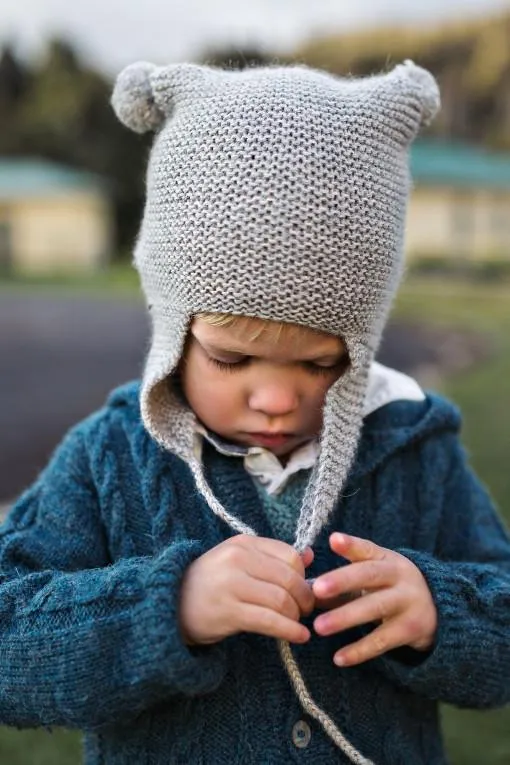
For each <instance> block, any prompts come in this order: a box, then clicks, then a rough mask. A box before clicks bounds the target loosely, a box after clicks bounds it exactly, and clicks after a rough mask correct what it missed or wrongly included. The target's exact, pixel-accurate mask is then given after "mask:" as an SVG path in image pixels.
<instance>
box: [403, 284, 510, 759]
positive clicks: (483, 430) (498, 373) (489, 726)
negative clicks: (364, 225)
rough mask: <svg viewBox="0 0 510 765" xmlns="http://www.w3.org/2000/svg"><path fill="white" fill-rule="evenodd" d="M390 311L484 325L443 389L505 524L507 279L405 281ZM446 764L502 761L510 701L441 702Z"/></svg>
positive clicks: (508, 483)
mask: <svg viewBox="0 0 510 765" xmlns="http://www.w3.org/2000/svg"><path fill="white" fill-rule="evenodd" d="M395 315H396V316H399V317H406V318H409V319H419V320H422V319H424V320H426V321H428V322H434V323H436V324H443V325H445V324H446V325H449V326H452V325H453V326H458V327H469V328H472V329H475V330H478V331H481V332H484V333H487V342H489V343H491V345H492V346H493V348H494V354H493V356H492V357H491V358H490V360H489V361H487V362H484V363H482V364H480V365H479V366H477V367H476V368H474V369H473V370H470V371H469V372H468V373H463V374H459V375H457V376H455V377H454V378H452V379H449V380H447V381H446V382H445V383H444V384H443V386H442V388H443V392H444V393H445V394H446V395H448V396H449V397H450V398H452V399H453V400H454V401H455V402H456V403H457V404H458V405H459V406H460V408H461V410H462V412H463V414H464V426H465V427H464V442H465V444H466V445H467V447H468V449H469V452H470V454H471V458H472V462H473V464H474V466H475V468H476V470H477V471H478V473H479V475H480V476H481V477H482V478H483V480H484V481H485V482H486V483H487V485H488V486H489V487H490V490H491V492H492V494H493V496H494V499H495V500H496V502H497V504H498V506H499V508H500V510H501V513H502V515H503V516H504V518H505V520H506V523H507V525H508V526H509V527H510V470H509V469H508V461H509V456H510V287H508V286H506V287H501V288H496V287H492V288H488V287H485V286H481V285H476V286H474V285H469V286H464V285H457V286H455V285H452V284H449V283H441V282H439V281H437V282H434V281H431V282H414V283H413V282H411V283H409V284H408V285H406V286H405V288H404V289H403V290H402V292H401V294H400V297H399V299H398V301H397V305H396V309H395ZM444 725H445V738H446V743H447V747H448V751H449V753H450V757H451V760H452V763H453V765H480V763H483V765H509V763H510V708H507V709H504V710H497V711H491V712H471V711H464V710H462V711H461V710H458V709H452V708H450V707H445V709H444Z"/></svg>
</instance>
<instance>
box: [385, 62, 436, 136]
mask: <svg viewBox="0 0 510 765" xmlns="http://www.w3.org/2000/svg"><path fill="white" fill-rule="evenodd" d="M376 79H377V78H376ZM381 79H382V80H384V79H386V80H387V82H388V84H389V85H390V92H389V93H388V94H387V96H389V98H386V99H384V104H385V105H384V107H383V108H384V111H385V112H388V115H392V116H393V119H394V118H395V117H397V119H398V124H399V132H400V133H401V135H402V136H403V138H404V145H405V146H406V147H407V146H408V145H409V144H410V143H411V142H412V141H413V140H414V139H415V138H416V135H417V134H418V133H419V131H420V129H421V128H422V127H425V126H426V125H428V124H429V123H430V122H432V120H433V119H434V117H435V116H436V114H437V112H438V111H439V108H440V106H441V97H440V93H439V86H438V84H437V82H436V80H435V78H434V76H433V75H432V74H431V73H430V72H429V71H427V69H423V68H422V67H421V66H417V65H416V64H415V63H414V62H413V61H410V60H407V61H404V63H403V64H399V65H398V66H396V67H395V68H394V69H393V70H392V71H391V72H390V73H389V74H387V75H382V78H381Z"/></svg>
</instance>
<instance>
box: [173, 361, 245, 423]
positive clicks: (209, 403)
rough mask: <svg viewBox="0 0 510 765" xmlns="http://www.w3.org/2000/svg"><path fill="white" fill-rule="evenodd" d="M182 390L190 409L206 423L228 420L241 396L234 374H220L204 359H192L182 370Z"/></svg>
mask: <svg viewBox="0 0 510 765" xmlns="http://www.w3.org/2000/svg"><path fill="white" fill-rule="evenodd" d="M182 387H183V390H184V393H185V395H186V398H187V400H188V403H189V404H190V406H191V408H192V409H193V410H194V411H195V413H196V414H197V415H198V417H199V418H200V419H201V420H203V421H204V422H205V423H206V424H207V423H212V422H214V423H216V422H221V421H222V420H224V419H226V418H228V415H229V413H232V411H233V410H234V409H236V408H237V407H238V406H239V401H240V400H241V396H242V393H241V391H240V386H239V384H238V383H237V382H236V380H235V379H234V375H228V374H225V373H222V372H221V370H216V369H215V368H214V367H213V366H212V365H211V364H210V363H209V362H207V361H206V360H205V359H196V358H193V357H190V358H189V359H188V361H187V363H186V365H185V367H184V369H183V373H182Z"/></svg>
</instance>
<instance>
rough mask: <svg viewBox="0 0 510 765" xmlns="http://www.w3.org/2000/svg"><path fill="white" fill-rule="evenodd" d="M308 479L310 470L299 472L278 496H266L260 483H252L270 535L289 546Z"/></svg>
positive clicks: (292, 538)
mask: <svg viewBox="0 0 510 765" xmlns="http://www.w3.org/2000/svg"><path fill="white" fill-rule="evenodd" d="M233 459H235V457H233ZM309 477H310V470H300V471H299V472H298V473H296V474H295V475H293V476H291V478H290V480H289V482H288V483H287V485H286V486H285V488H284V489H283V491H281V492H280V493H279V494H268V492H267V490H266V489H265V488H264V486H262V484H261V483H259V482H258V481H255V482H254V484H255V488H256V489H257V494H258V495H259V499H260V502H261V504H262V508H263V510H264V512H265V514H266V517H267V519H268V521H269V525H270V526H271V531H272V535H273V536H274V537H276V539H281V540H282V541H283V542H287V543H288V544H289V545H290V544H292V542H293V541H294V535H295V532H296V522H297V516H298V514H299V509H300V507H301V504H302V502H303V496H304V493H305V490H306V486H307V483H308V480H309Z"/></svg>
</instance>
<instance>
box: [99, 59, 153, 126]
mask: <svg viewBox="0 0 510 765" xmlns="http://www.w3.org/2000/svg"><path fill="white" fill-rule="evenodd" d="M157 71H158V67H157V66H155V65H154V64H149V63H148V62H146V61H139V62H137V63H136V64H130V65H129V66H127V67H126V68H125V69H123V71H122V72H121V73H120V74H119V76H118V77H117V80H116V82H115V87H114V89H113V93H112V98H111V104H112V106H113V110H114V111H115V114H116V115H117V117H118V118H119V120H120V121H121V122H122V123H123V124H124V125H125V126H126V127H128V128H129V129H130V130H133V131H134V132H135V133H147V132H148V131H149V130H157V129H158V128H159V127H160V126H161V125H162V124H163V122H164V121H165V114H164V112H162V111H161V109H160V107H159V106H158V104H157V103H156V100H155V98H154V93H153V89H152V81H151V78H152V75H153V74H155V73H156V72H157Z"/></svg>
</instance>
